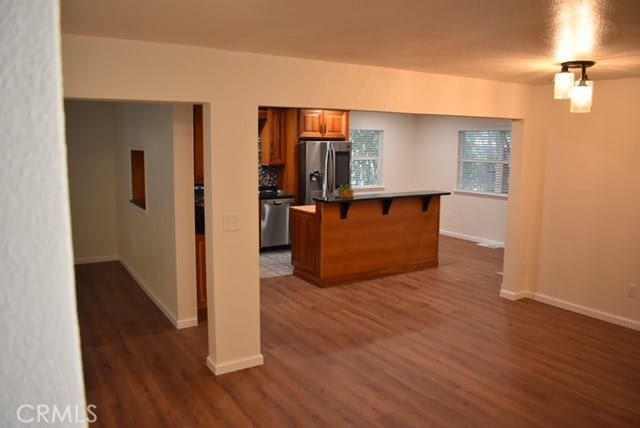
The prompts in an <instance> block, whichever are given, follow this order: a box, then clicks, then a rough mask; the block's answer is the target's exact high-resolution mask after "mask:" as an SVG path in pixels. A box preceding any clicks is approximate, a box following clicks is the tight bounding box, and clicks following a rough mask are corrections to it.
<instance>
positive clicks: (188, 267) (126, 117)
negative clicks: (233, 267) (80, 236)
mask: <svg viewBox="0 0 640 428" xmlns="http://www.w3.org/2000/svg"><path fill="white" fill-rule="evenodd" d="M189 108H190V106H188V105H187V106H186V107H185V106H182V107H180V106H178V107H176V108H175V109H174V106H172V105H170V104H143V103H116V104H115V107H114V109H115V141H116V177H117V203H116V206H117V212H118V248H119V255H120V259H121V261H122V263H123V264H124V265H125V267H127V269H128V270H129V271H130V272H131V274H132V275H133V276H134V277H135V278H136V280H137V281H138V283H139V284H140V285H141V286H142V287H143V289H145V291H146V292H147V294H149V296H150V297H151V298H152V299H153V300H154V302H155V303H156V304H157V305H158V306H159V307H160V308H161V309H162V310H163V312H164V313H165V315H167V317H168V318H169V319H171V321H172V322H173V324H174V325H176V326H177V327H178V328H181V327H187V326H191V325H195V324H196V323H197V320H196V317H197V315H196V308H195V305H196V303H195V300H196V299H195V237H194V234H195V229H194V219H193V166H192V165H193V160H192V159H193V149H192V147H193V145H192V144H193V140H192V137H191V131H190V122H189V120H190V117H191V116H188V114H187V112H188V111H189ZM185 110H186V111H185ZM185 116H187V117H185ZM174 118H175V119H177V125H176V127H175V129H174ZM185 122H186V123H185ZM187 126H188V127H189V129H187ZM174 137H178V139H177V140H176V148H174ZM131 150H143V151H144V153H145V155H144V156H145V178H146V209H142V208H140V207H138V206H137V205H134V204H132V203H130V202H129V200H130V199H131V163H130V156H131V154H130V153H131ZM189 150H190V152H189ZM174 153H175V156H174ZM188 153H191V156H189V155H188ZM182 162H185V163H186V164H187V165H191V167H190V168H189V167H188V166H184V167H181V168H180V169H177V168H176V165H180V164H181V163H182ZM174 177H177V179H176V180H174ZM189 179H190V183H191V184H190V185H189ZM176 190H181V191H180V193H179V196H176ZM176 201H178V202H180V204H184V207H182V206H177V204H176ZM177 219H178V220H179V223H178V226H176V220H177ZM178 230H180V231H181V232H182V233H178ZM189 236H191V239H189ZM189 247H190V248H189ZM177 250H179V253H176V251H177ZM178 270H179V271H180V274H181V275H182V276H181V277H180V281H179V280H178ZM179 308H180V311H179Z"/></svg>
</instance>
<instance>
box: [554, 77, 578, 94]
mask: <svg viewBox="0 0 640 428" xmlns="http://www.w3.org/2000/svg"><path fill="white" fill-rule="evenodd" d="M573 79H574V75H573V73H572V72H570V71H561V72H560V73H556V76H555V78H554V79H553V98H554V99H556V100H568V99H569V98H571V90H572V89H573Z"/></svg>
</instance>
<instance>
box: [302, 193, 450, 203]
mask: <svg viewBox="0 0 640 428" xmlns="http://www.w3.org/2000/svg"><path fill="white" fill-rule="evenodd" d="M450 194H451V192H444V191H442V190H421V191H415V192H397V193H365V194H361V195H356V196H354V197H353V199H342V198H339V197H328V198H313V199H314V200H315V201H317V202H322V203H329V204H330V203H340V202H352V201H354V202H357V201H375V200H379V199H399V198H415V197H424V196H443V195H450Z"/></svg>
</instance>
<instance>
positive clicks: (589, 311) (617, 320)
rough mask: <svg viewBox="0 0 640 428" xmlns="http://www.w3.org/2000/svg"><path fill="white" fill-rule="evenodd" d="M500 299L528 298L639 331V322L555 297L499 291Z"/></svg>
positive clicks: (525, 292)
mask: <svg viewBox="0 0 640 428" xmlns="http://www.w3.org/2000/svg"><path fill="white" fill-rule="evenodd" d="M500 297H502V298H505V299H509V300H519V299H523V298H528V299H531V300H535V301H536V302H540V303H545V304H547V305H551V306H555V307H557V308H561V309H566V310H568V311H571V312H576V313H578V314H581V315H586V316H588V317H591V318H595V319H599V320H601V321H606V322H610V323H612V324H616V325H620V326H622V327H627V328H630V329H633V330H639V331H640V321H636V320H632V319H629V318H624V317H621V316H618V315H613V314H610V313H608V312H603V311H599V310H597V309H593V308H588V307H586V306H582V305H577V304H575V303H571V302H567V301H566V300H561V299H556V298H555V297H551V296H547V295H544V294H540V293H534V292H531V291H519V292H515V293H514V292H513V291H508V290H504V289H500Z"/></svg>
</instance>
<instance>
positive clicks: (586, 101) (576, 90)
mask: <svg viewBox="0 0 640 428" xmlns="http://www.w3.org/2000/svg"><path fill="white" fill-rule="evenodd" d="M592 100H593V82H592V81H591V80H580V81H578V82H576V84H575V86H574V87H573V91H572V93H571V107H570V108H569V111H570V112H571V113H589V112H590V111H591V102H592Z"/></svg>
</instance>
